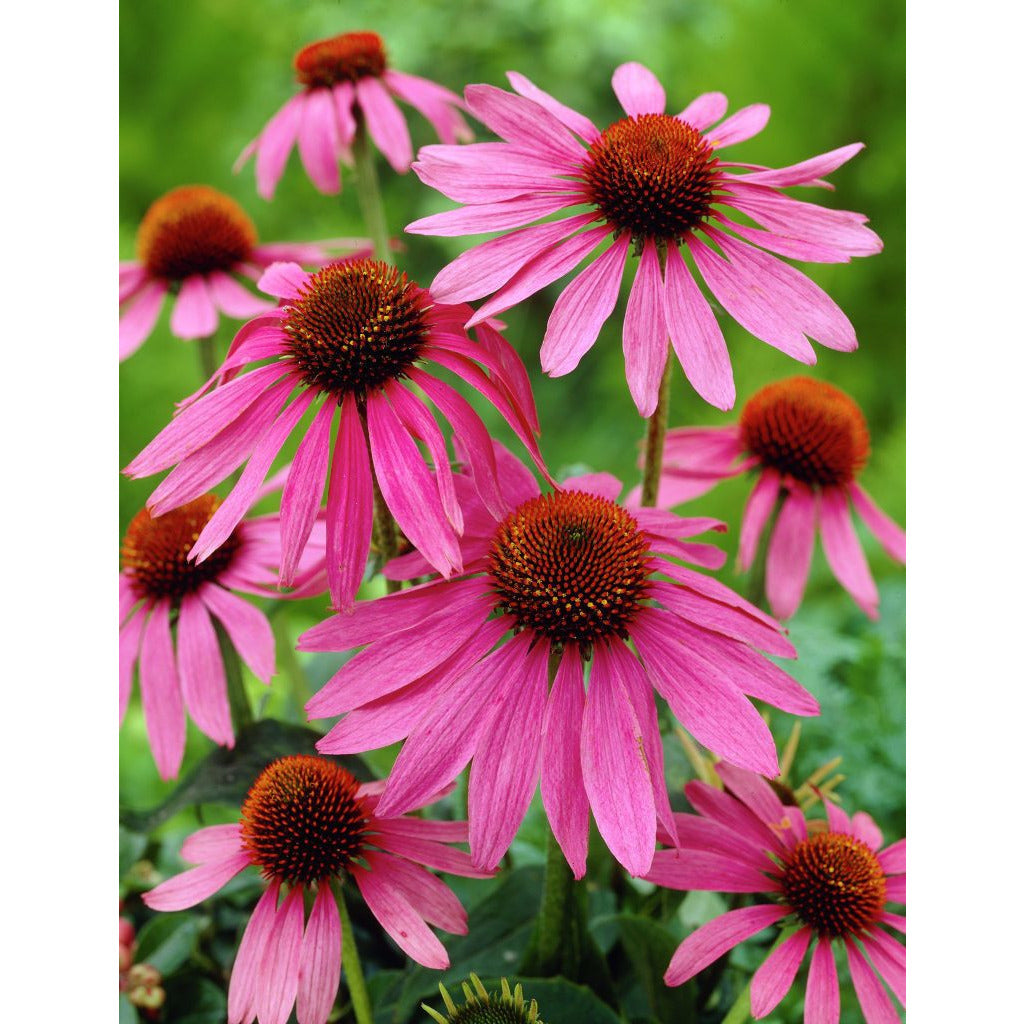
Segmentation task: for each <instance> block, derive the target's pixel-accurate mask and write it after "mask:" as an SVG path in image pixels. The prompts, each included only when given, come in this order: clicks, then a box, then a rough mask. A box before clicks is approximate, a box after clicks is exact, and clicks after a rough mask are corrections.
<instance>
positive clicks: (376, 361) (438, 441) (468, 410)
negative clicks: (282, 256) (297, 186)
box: [126, 259, 543, 608]
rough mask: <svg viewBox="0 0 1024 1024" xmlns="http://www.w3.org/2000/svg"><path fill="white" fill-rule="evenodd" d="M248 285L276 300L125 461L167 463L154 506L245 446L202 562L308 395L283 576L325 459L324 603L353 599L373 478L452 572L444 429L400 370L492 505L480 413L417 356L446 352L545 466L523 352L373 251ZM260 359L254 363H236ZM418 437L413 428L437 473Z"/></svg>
mask: <svg viewBox="0 0 1024 1024" xmlns="http://www.w3.org/2000/svg"><path fill="white" fill-rule="evenodd" d="M260 287H261V288H262V289H263V290H264V291H266V292H268V293H269V294H271V295H274V296H276V297H278V298H280V299H282V300H283V301H282V303H281V306H280V308H277V309H274V310H271V311H269V312H267V313H264V314H263V315H262V316H260V317H257V318H256V319H255V320H252V321H251V322H250V323H249V324H247V325H246V326H245V327H243V328H242V330H241V331H240V332H239V333H238V335H237V337H236V338H235V341H234V343H233V344H232V346H231V349H230V351H229V352H228V356H227V359H226V360H225V362H224V363H223V365H222V366H221V368H220V370H219V371H218V373H217V375H216V376H215V377H214V378H213V380H211V381H210V384H213V383H219V384H220V386H219V387H217V388H216V389H215V390H213V391H212V392H211V393H209V394H206V395H202V396H201V397H199V396H193V399H191V400H190V401H189V404H187V406H186V407H185V408H184V409H183V410H182V411H180V412H179V414H178V415H177V416H176V417H175V418H174V419H173V420H172V421H171V423H170V424H169V425H168V426H167V427H166V428H165V429H164V430H163V432H162V433H160V434H159V435H158V436H157V437H156V439H155V440H153V441H152V442H151V443H150V444H149V445H148V446H147V447H146V449H145V450H144V451H143V452H141V453H140V454H139V455H138V456H137V457H136V458H135V459H134V460H133V461H132V463H131V465H129V466H128V468H127V470H126V472H128V473H129V474H130V475H132V476H147V475H149V474H150V473H155V472H159V471H160V470H162V469H166V468H167V467H169V466H172V465H175V464H177V466H176V468H175V469H174V470H173V471H172V472H171V473H170V474H169V475H168V476H167V477H166V479H164V481H163V482H162V483H161V484H160V485H159V486H158V487H157V489H156V490H155V491H154V492H153V495H152V497H151V498H150V500H149V507H150V509H152V510H153V511H155V512H157V513H162V512H165V511H167V510H169V509H173V508H177V507H178V506H179V505H181V504H183V503H184V502H186V501H188V500H190V499H191V498H192V497H193V496H194V492H195V490H196V487H197V486H200V485H198V484H197V483H196V481H197V480H201V481H204V482H203V483H202V484H201V486H202V487H204V488H205V487H207V486H211V485H212V484H213V483H215V482H216V481H218V480H222V479H224V477H226V476H227V475H228V474H229V473H231V472H232V471H233V470H234V469H235V468H236V467H237V466H239V465H240V464H241V463H243V462H245V461H246V460H247V459H248V464H247V466H246V469H245V471H244V472H243V474H242V476H241V479H240V480H239V481H238V483H237V484H236V485H235V487H234V489H233V490H232V492H231V494H230V496H229V497H228V498H227V500H226V501H225V502H224V504H223V505H222V506H221V508H220V509H219V510H218V512H217V514H215V515H214V516H213V517H212V518H211V520H210V522H209V523H208V524H207V526H206V527H205V528H204V529H203V531H202V532H201V533H200V535H199V537H198V540H197V541H196V544H195V546H194V547H193V548H192V549H191V551H190V557H191V558H194V559H196V560H197V561H198V562H199V563H202V562H203V561H204V560H205V559H207V558H209V557H210V556H211V555H212V553H213V552H214V550H216V548H218V547H219V546H220V545H221V544H222V543H223V542H224V541H225V540H226V539H227V537H228V536H229V535H230V533H231V531H232V530H233V529H234V528H235V526H236V525H237V523H238V521H239V519H240V518H241V515H242V513H243V512H244V510H245V508H247V507H248V504H249V502H250V501H251V496H252V494H253V493H254V492H255V490H256V489H257V488H258V487H259V486H260V484H261V483H262V481H263V478H264V476H265V475H266V473H267V472H268V471H269V469H270V466H271V464H272V462H273V461H274V459H275V458H276V456H277V454H278V452H279V451H280V450H281V448H282V446H283V445H284V443H285V441H286V439H287V438H288V436H289V434H290V433H291V432H292V431H293V430H294V429H295V427H296V425H297V424H298V422H299V420H300V419H301V418H302V417H303V415H304V414H305V413H306V412H307V411H309V410H312V409H314V408H315V410H316V411H315V415H314V416H313V421H312V424H311V425H310V427H309V429H308V431H307V432H306V434H305V436H304V437H303V440H302V442H301V444H300V445H299V448H298V451H297V453H296V456H295V461H294V462H293V464H292V466H291V468H290V470H289V472H288V479H287V482H286V483H285V485H284V492H283V494H282V498H281V550H282V562H281V580H282V583H284V584H285V585H289V584H290V583H291V582H292V580H293V579H294V574H295V571H296V566H297V564H298V559H299V557H300V555H301V553H302V550H303V548H304V546H305V543H306V539H307V537H308V536H309V531H310V529H311V527H312V524H313V522H314V521H315V519H316V516H317V513H318V510H319V508H320V501H321V496H322V494H323V491H324V483H325V481H326V480H327V478H328V475H329V478H330V479H329V482H328V483H327V545H328V552H329V554H328V559H327V571H328V581H329V585H330V591H331V596H332V598H333V601H334V604H335V606H336V607H339V608H344V607H346V606H348V605H350V604H351V602H352V600H353V599H354V598H355V594H356V591H357V590H358V588H359V585H360V583H361V582H362V580H363V574H364V571H365V568H366V560H367V555H368V552H369V550H370V539H371V533H372V525H373V505H374V487H375V485H377V486H379V488H380V491H381V494H382V496H383V499H384V501H385V502H386V504H387V507H388V508H389V509H390V511H391V513H392V514H393V515H394V517H395V521H396V522H397V523H398V525H399V527H401V529H402V530H403V531H404V533H405V535H406V536H407V537H408V539H409V540H410V541H411V542H412V543H413V544H414V545H415V546H416V547H417V548H418V549H419V550H420V552H422V554H423V555H424V557H425V558H426V559H427V560H428V562H429V563H430V565H431V566H432V567H433V568H434V569H436V570H437V571H439V572H441V573H442V574H443V575H445V576H450V575H451V574H452V573H454V572H461V570H462V563H461V554H460V551H459V546H458V539H457V537H458V534H459V533H461V531H462V528H463V518H462V511H461V508H460V506H459V501H458V498H457V496H456V493H455V489H454V485H453V483H452V479H451V470H450V467H449V459H448V453H447V449H446V445H445V440H444V437H443V435H442V434H441V431H440V429H439V428H438V426H437V423H436V421H435V419H434V416H433V414H432V413H431V412H430V411H429V410H428V408H427V407H426V406H425V405H424V403H423V401H422V400H421V399H420V398H419V397H418V396H417V395H416V394H414V393H413V391H412V389H411V387H410V385H415V386H416V387H417V388H418V389H419V390H420V391H422V393H423V394H424V395H425V396H426V397H427V398H428V399H429V400H430V401H431V402H432V403H433V404H434V405H435V406H436V407H437V409H439V410H440V411H441V412H442V413H443V414H444V416H445V417H447V419H448V421H449V422H450V423H451V425H452V429H453V433H454V436H455V439H456V440H457V442H458V443H460V444H462V445H463V446H464V448H465V450H466V451H467V453H468V457H469V459H470V461H471V462H472V464H473V466H474V468H475V470H476V476H475V478H474V479H475V480H476V482H477V485H478V486H479V487H480V493H481V495H482V496H483V500H484V501H485V502H486V503H487V506H488V508H490V509H492V510H494V511H495V513H496V514H503V513H504V512H505V511H506V510H507V506H506V504H505V502H504V499H503V498H502V495H501V491H500V488H499V487H498V482H497V477H496V475H495V469H494V456H493V453H492V450H491V442H490V439H489V437H488V435H487V430H486V428H485V427H484V424H483V421H482V420H481V419H480V417H479V416H478V415H477V414H476V412H474V410H473V409H472V407H471V406H470V405H469V403H468V402H467V401H466V400H465V399H464V398H463V397H462V396H461V395H460V394H458V392H456V391H455V390H454V389H453V388H452V387H451V386H450V385H449V384H447V383H445V382H444V381H442V380H440V379H439V378H437V377H435V376H433V374H431V373H428V372H427V371H426V370H425V369H423V368H422V367H421V365H420V364H421V363H426V362H429V363H432V364H434V365H437V366H440V367H444V368H445V369H447V370H450V371H451V372H453V373H454V374H455V375H456V376H458V377H460V378H462V379H463V380H464V381H466V382H467V383H469V384H470V385H471V386H473V387H474V388H475V389H476V390H477V391H479V392H480V393H481V394H482V395H483V396H484V397H485V398H487V399H488V400H489V401H490V402H491V403H492V404H493V405H494V406H495V408H497V409H498V411H499V412H500V413H501V414H502V416H503V417H504V418H505V419H506V421H507V422H508V423H509V425H510V426H511V427H512V429H513V430H514V431H515V432H516V434H517V436H518V437H519V438H520V439H521V440H522V441H523V443H524V444H525V445H526V446H527V448H528V450H529V451H530V452H531V454H532V455H533V457H534V459H535V460H536V462H537V464H538V465H541V466H542V465H543V463H542V460H541V457H540V452H539V450H538V449H537V445H536V440H535V434H536V432H537V429H538V428H537V413H536V408H535V406H534V404H533V395H532V392H531V390H530V384H529V379H528V378H527V376H526V371H525V369H524V367H523V364H522V361H521V360H520V359H519V357H518V356H517V355H516V354H515V352H514V351H513V349H512V347H511V346H510V345H509V344H508V342H506V341H505V340H504V338H502V336H501V335H500V334H499V333H498V331H496V330H495V329H494V328H493V327H492V326H490V325H489V324H480V325H479V326H478V327H477V328H476V331H475V334H476V340H475V341H472V340H470V338H469V337H468V336H467V334H466V332H465V323H466V320H467V318H468V317H469V315H470V312H471V311H470V310H469V308H468V307H467V306H445V305H441V304H439V303H437V302H435V301H434V299H433V297H432V296H431V295H430V294H429V292H427V291H426V290H425V289H423V288H420V287H419V285H417V284H416V283H415V282H413V281H410V280H409V278H408V277H407V276H406V275H405V274H404V273H401V272H400V271H398V270H396V269H394V268H393V267H390V266H388V265H387V264H385V263H380V262H377V261H374V260H369V259H349V260H342V261H340V262H337V263H332V264H329V265H328V266H326V267H324V268H323V269H322V270H320V271H318V272H317V273H314V274H307V273H306V272H305V271H303V270H302V269H301V268H300V267H298V266H296V265H295V264H292V263H282V264H276V265H275V266H273V267H271V268H270V270H268V271H267V273H266V274H265V275H264V276H263V278H262V280H261V281H260ZM257 363H262V364H263V365H261V366H259V367H258V368H256V369H252V370H251V372H249V373H244V374H242V375H241V376H236V375H237V374H238V373H239V372H240V371H241V370H242V369H243V368H247V367H252V366H254V365H255V364H257ZM208 386H209V385H208ZM296 389H297V390H298V393H297V395H296V396H295V397H294V400H291V397H292V394H293V392H295V391H296ZM204 390H205V389H204ZM339 408H340V417H339V419H340V422H339V424H338V427H337V430H336V431H335V437H334V443H333V458H332V457H331V450H332V442H331V433H332V422H333V421H334V419H335V414H336V413H337V412H338V410H339ZM414 438H419V439H420V440H422V441H423V442H424V443H425V445H426V447H427V449H428V451H429V452H430V456H431V458H432V459H433V462H434V466H435V467H436V469H437V474H436V476H432V475H431V473H430V472H429V471H428V469H427V467H426V465H425V464H424V462H423V458H422V456H421V455H420V452H419V449H418V448H417V446H416V441H415V440H414ZM329 463H330V473H329V474H328V464H329Z"/></svg>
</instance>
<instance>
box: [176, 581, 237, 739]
mask: <svg viewBox="0 0 1024 1024" xmlns="http://www.w3.org/2000/svg"><path fill="white" fill-rule="evenodd" d="M178 675H179V678H180V680H181V694H182V697H183V699H184V701H185V707H187V708H188V712H189V714H190V715H191V716H192V720H193V721H194V722H195V723H196V725H198V726H199V728H200V730H201V731H202V732H204V733H205V734H206V735H207V736H209V737H210V739H211V740H213V741H214V743H219V744H221V745H225V746H228V747H233V746H234V745H235V735H234V732H233V731H232V729H231V708H230V706H229V705H228V687H227V680H226V678H225V675H224V661H223V659H222V658H221V656H220V647H219V645H218V643H217V634H216V633H215V632H214V629H213V623H212V622H211V621H210V615H209V613H208V612H207V610H206V607H205V606H204V604H203V602H202V599H201V598H199V597H198V596H197V595H195V594H187V595H186V596H185V597H184V598H182V602H181V609H180V610H179V612H178Z"/></svg>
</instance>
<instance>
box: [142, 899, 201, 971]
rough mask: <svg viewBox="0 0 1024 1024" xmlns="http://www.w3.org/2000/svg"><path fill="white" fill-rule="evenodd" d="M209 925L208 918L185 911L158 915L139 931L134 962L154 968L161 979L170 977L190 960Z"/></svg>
mask: <svg viewBox="0 0 1024 1024" xmlns="http://www.w3.org/2000/svg"><path fill="white" fill-rule="evenodd" d="M209 923H210V919H209V918H208V917H206V916H204V915H197V914H194V913H192V912H191V911H188V910H181V911H178V912H177V913H173V914H157V915H156V917H152V918H150V919H149V920H148V921H147V922H146V923H145V924H144V925H143V926H142V928H140V929H139V934H138V935H137V936H136V940H135V953H134V956H135V962H136V963H140V964H149V965H150V966H151V967H155V968H156V969H157V970H158V971H159V972H160V973H161V974H162V975H163V976H164V977H166V976H167V975H169V974H173V973H174V972H175V971H176V970H177V969H178V968H179V967H181V966H182V964H184V963H185V962H186V961H187V960H188V959H189V957H191V955H192V953H193V952H194V951H195V948H196V943H197V941H198V939H199V936H200V934H201V933H202V931H203V929H204V928H206V927H207V925H208V924H209Z"/></svg>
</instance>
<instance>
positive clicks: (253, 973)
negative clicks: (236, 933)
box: [228, 882, 281, 1024]
mask: <svg viewBox="0 0 1024 1024" xmlns="http://www.w3.org/2000/svg"><path fill="white" fill-rule="evenodd" d="M280 891H281V883H280V882H271V884H270V888H268V889H267V890H266V892H264V893H263V895H262V896H261V897H260V898H259V902H258V903H257V904H256V909H255V910H253V912H252V917H250V918H249V923H248V924H247V925H246V926H245V932H244V933H243V934H242V941H241V942H240V943H239V946H238V955H237V956H236V957H235V965H234V967H233V968H232V969H231V981H230V982H229V984H228V1024H252V1021H253V1018H254V1017H255V1016H256V988H257V985H258V984H259V977H260V973H261V971H262V970H263V969H264V957H263V950H264V948H265V947H266V944H267V939H268V937H269V936H270V933H271V930H272V928H273V925H274V917H275V916H276V913H277V897H278V893H280Z"/></svg>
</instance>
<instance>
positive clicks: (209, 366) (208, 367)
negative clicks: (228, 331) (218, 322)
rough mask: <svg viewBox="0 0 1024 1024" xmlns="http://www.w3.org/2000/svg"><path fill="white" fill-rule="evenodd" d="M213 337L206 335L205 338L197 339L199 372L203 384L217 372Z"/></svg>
mask: <svg viewBox="0 0 1024 1024" xmlns="http://www.w3.org/2000/svg"><path fill="white" fill-rule="evenodd" d="M213 339H214V335H212V334H208V335H207V336H206V337H205V338H199V339H197V342H196V345H197V348H198V351H199V372H200V374H202V378H203V383H204V384H205V383H206V382H207V381H208V380H209V379H210V378H211V377H212V376H213V375H214V374H215V373H216V372H217V350H216V348H215V347H214V344H213Z"/></svg>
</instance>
